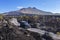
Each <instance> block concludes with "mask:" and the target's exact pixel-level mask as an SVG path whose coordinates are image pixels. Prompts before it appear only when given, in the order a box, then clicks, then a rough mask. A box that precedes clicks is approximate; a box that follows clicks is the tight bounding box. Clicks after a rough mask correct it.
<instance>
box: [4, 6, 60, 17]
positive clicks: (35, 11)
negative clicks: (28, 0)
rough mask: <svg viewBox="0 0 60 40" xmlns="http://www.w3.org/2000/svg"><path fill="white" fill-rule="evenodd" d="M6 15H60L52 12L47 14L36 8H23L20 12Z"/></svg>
mask: <svg viewBox="0 0 60 40" xmlns="http://www.w3.org/2000/svg"><path fill="white" fill-rule="evenodd" d="M3 14H4V15H11V16H13V15H14V16H16V15H25V14H26V15H30V16H31V15H60V14H59V13H58V14H57V13H55V14H53V13H52V12H46V11H42V10H39V9H37V8H35V7H33V8H31V7H28V8H22V9H20V10H17V11H11V12H6V13H3Z"/></svg>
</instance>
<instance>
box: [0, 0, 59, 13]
mask: <svg viewBox="0 0 60 40" xmlns="http://www.w3.org/2000/svg"><path fill="white" fill-rule="evenodd" d="M27 7H36V8H37V9H40V10H43V11H47V12H53V13H60V0H0V13H3V12H9V11H15V10H19V9H21V8H27Z"/></svg>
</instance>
